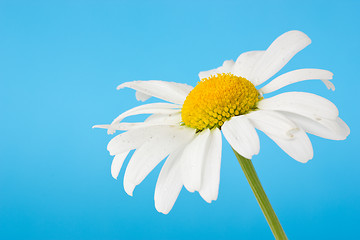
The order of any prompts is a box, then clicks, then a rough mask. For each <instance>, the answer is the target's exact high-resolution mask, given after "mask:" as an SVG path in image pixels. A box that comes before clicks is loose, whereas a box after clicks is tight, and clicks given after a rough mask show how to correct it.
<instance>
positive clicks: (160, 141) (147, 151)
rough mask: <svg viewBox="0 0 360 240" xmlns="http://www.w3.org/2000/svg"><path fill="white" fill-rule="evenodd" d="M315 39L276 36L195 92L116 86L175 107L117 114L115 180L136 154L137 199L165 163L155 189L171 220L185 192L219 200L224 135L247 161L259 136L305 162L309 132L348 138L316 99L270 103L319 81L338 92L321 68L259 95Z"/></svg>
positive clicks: (132, 173) (128, 187)
mask: <svg viewBox="0 0 360 240" xmlns="http://www.w3.org/2000/svg"><path fill="white" fill-rule="evenodd" d="M310 42H311V40H310V39H309V37H308V36H306V35H305V34H304V33H302V32H300V31H290V32H287V33H284V34H283V35H281V36H280V37H278V38H277V39H276V40H275V41H274V42H273V43H272V44H271V45H270V47H269V48H268V49H267V50H266V51H250V52H245V53H243V54H241V55H240V56H239V57H238V59H237V60H236V61H235V62H234V61H233V60H229V61H225V62H224V63H223V65H222V66H221V67H219V68H216V69H213V70H209V71H205V72H200V73H199V78H200V81H199V83H198V84H197V85H196V87H195V88H193V87H191V86H189V85H186V84H180V83H174V82H164V81H133V82H126V83H123V84H121V85H120V86H118V89H121V88H124V87H128V88H132V89H134V90H136V98H137V99H138V100H140V101H145V100H147V99H148V98H150V97H156V98H159V99H162V100H165V101H167V102H170V103H164V102H163V103H152V104H144V105H141V106H138V107H135V108H133V109H130V110H128V111H126V112H124V113H122V114H121V115H119V116H118V117H117V118H116V119H115V120H114V121H113V122H112V123H111V124H110V125H97V126H95V127H100V128H107V129H108V133H110V134H112V133H114V132H115V131H117V130H120V131H124V132H123V133H121V134H119V135H117V136H116V137H114V138H113V139H112V140H111V141H110V142H109V144H108V150H109V151H110V154H111V155H114V156H115V157H114V160H113V163H112V166H111V173H112V176H113V177H114V178H117V176H118V174H119V171H120V168H121V166H122V163H123V161H124V159H125V158H126V157H127V155H128V154H129V152H130V151H131V150H133V149H135V152H134V154H133V155H132V157H131V159H130V161H129V164H128V166H127V168H126V172H125V176H124V188H125V191H126V192H127V193H128V194H129V195H132V194H133V190H134V188H135V186H136V185H138V184H140V183H141V182H142V180H143V179H144V178H145V177H146V176H147V175H148V174H149V173H150V172H151V171H152V169H154V168H155V167H156V165H157V164H159V163H160V162H161V161H162V160H163V159H165V158H166V157H167V159H166V161H165V163H164V165H163V167H162V169H161V172H160V175H159V178H158V181H157V184H156V188H155V207H156V209H157V210H158V211H160V212H162V213H168V212H169V211H170V210H171V208H172V207H173V205H174V203H175V201H176V199H177V197H178V195H179V193H180V191H181V189H182V187H183V186H185V188H186V189H187V190H189V191H191V192H194V191H198V192H199V193H200V195H201V196H202V197H203V198H204V200H206V201H207V202H211V201H213V200H216V199H217V196H218V189H219V181H220V163H221V149H222V136H221V132H222V133H223V135H224V137H225V138H226V140H227V141H228V142H229V143H230V145H231V146H232V148H233V149H235V150H236V151H237V152H238V153H239V154H241V155H242V156H244V157H246V158H249V159H251V158H252V156H253V155H255V154H258V153H259V150H260V143H259V138H258V135H257V132H256V130H255V129H258V130H260V131H262V132H264V133H265V134H266V135H267V136H268V137H270V138H271V139H272V140H273V141H274V142H275V143H276V144H277V145H278V146H279V147H280V148H282V149H283V150H284V151H285V152H286V153H287V154H288V155H289V156H291V157H292V158H294V159H295V160H297V161H299V162H303V163H305V162H307V161H308V160H310V159H311V158H312V157H313V149H312V145H311V142H310V140H309V138H308V136H307V134H306V133H310V134H314V135H317V136H320V137H323V138H328V139H333V140H343V139H345V138H346V137H347V136H348V135H349V133H350V130H349V128H348V126H347V125H346V124H345V122H343V121H342V120H341V119H340V118H339V117H338V115H339V112H338V110H337V108H336V106H335V105H334V104H333V103H332V102H330V101H329V100H327V99H325V98H322V97H320V96H318V95H315V94H311V93H305V92H286V93H281V94H279V95H276V96H274V97H270V98H267V97H266V94H267V93H271V92H274V91H276V90H278V89H280V88H282V87H284V86H287V85H289V84H292V83H296V82H300V81H305V80H312V79H319V80H321V81H323V82H324V83H325V85H326V86H327V87H328V88H329V89H332V90H335V88H334V85H333V84H332V83H331V82H330V81H329V80H330V79H332V76H333V74H332V73H331V72H329V71H327V70H321V69H299V70H294V71H291V72H288V73H285V74H282V75H280V76H278V77H276V78H274V79H273V80H272V81H270V82H269V83H268V84H266V85H265V86H263V87H262V88H260V89H257V88H256V87H257V86H259V85H260V84H263V83H264V82H266V81H267V80H268V79H270V78H271V77H272V76H273V75H274V74H276V73H277V72H278V71H279V70H280V69H281V68H282V67H283V66H284V65H285V64H286V63H287V62H288V61H289V60H290V59H291V58H292V57H293V56H294V55H295V54H296V53H297V52H299V51H301V50H302V49H303V48H305V47H306V46H307V45H309V44H310ZM138 114H151V115H150V117H148V118H147V119H146V120H145V121H144V122H138V123H127V122H123V121H122V120H123V119H124V118H126V117H128V116H132V115H138Z"/></svg>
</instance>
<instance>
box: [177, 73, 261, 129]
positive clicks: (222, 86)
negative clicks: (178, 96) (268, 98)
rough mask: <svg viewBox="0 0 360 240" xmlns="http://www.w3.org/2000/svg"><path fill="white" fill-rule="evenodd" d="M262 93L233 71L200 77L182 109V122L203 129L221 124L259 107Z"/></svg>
mask: <svg viewBox="0 0 360 240" xmlns="http://www.w3.org/2000/svg"><path fill="white" fill-rule="evenodd" d="M259 100H260V95H259V93H258V91H257V90H256V88H255V86H254V85H253V84H252V83H251V82H250V81H248V80H247V79H246V78H243V77H237V76H235V75H233V74H231V73H226V74H225V73H222V74H217V76H211V77H208V78H204V79H201V81H200V82H199V83H198V84H197V85H196V87H195V88H194V89H193V90H192V91H191V92H190V93H189V95H188V96H187V97H186V100H185V102H184V104H183V107H182V110H181V117H182V121H183V123H184V124H185V125H186V126H188V127H191V128H195V129H197V130H198V131H201V130H203V129H205V128H210V129H212V128H215V127H219V128H220V127H221V126H222V125H223V124H224V122H225V121H226V120H229V119H230V118H231V117H233V116H238V115H242V114H246V113H248V112H249V111H251V110H254V109H255V108H256V103H257V102H258V101H259Z"/></svg>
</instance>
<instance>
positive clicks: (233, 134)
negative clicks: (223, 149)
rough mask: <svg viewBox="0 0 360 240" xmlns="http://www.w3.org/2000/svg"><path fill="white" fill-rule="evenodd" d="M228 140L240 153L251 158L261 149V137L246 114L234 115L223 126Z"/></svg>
mask: <svg viewBox="0 0 360 240" xmlns="http://www.w3.org/2000/svg"><path fill="white" fill-rule="evenodd" d="M221 130H222V132H223V134H224V136H225V138H226V140H227V141H228V142H229V143H230V145H231V147H232V148H233V149H235V151H237V152H238V153H239V154H240V155H242V156H244V157H245V158H248V159H251V158H252V156H253V155H254V154H258V153H259V150H260V142H259V137H258V135H257V133H256V131H255V128H254V126H253V125H252V124H251V123H250V121H249V120H248V119H247V118H246V115H241V116H237V117H232V118H231V119H230V120H229V121H226V122H225V123H224V125H223V126H222V128H221Z"/></svg>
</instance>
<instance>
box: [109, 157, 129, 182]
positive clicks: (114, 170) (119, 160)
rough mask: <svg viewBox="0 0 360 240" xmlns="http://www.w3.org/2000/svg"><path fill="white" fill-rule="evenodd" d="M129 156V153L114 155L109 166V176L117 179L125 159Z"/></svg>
mask: <svg viewBox="0 0 360 240" xmlns="http://www.w3.org/2000/svg"><path fill="white" fill-rule="evenodd" d="M128 154H129V151H126V152H123V153H119V154H116V155H115V157H114V160H113V161H112V164H111V176H112V177H113V178H115V179H117V177H118V175H119V172H120V169H121V167H122V165H123V163H124V160H125V158H126V157H127V155H128Z"/></svg>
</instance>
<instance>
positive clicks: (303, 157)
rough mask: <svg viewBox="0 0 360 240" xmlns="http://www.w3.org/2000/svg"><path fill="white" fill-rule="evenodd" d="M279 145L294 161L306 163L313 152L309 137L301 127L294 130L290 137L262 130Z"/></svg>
mask: <svg viewBox="0 0 360 240" xmlns="http://www.w3.org/2000/svg"><path fill="white" fill-rule="evenodd" d="M264 133H265V134H266V135H268V136H269V137H270V138H271V139H272V140H273V141H274V142H275V143H276V144H277V145H279V147H280V148H281V149H282V150H284V152H286V153H287V154H288V155H289V156H290V157H292V158H294V159H295V160H296V161H299V162H302V163H306V162H307V161H309V160H310V159H312V158H313V156H314V152H313V148H312V145H311V142H310V139H309V137H308V136H307V135H306V133H305V131H304V130H303V129H299V131H296V132H294V137H293V138H291V139H284V138H279V137H277V136H274V135H271V134H269V133H267V132H266V131H264Z"/></svg>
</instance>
